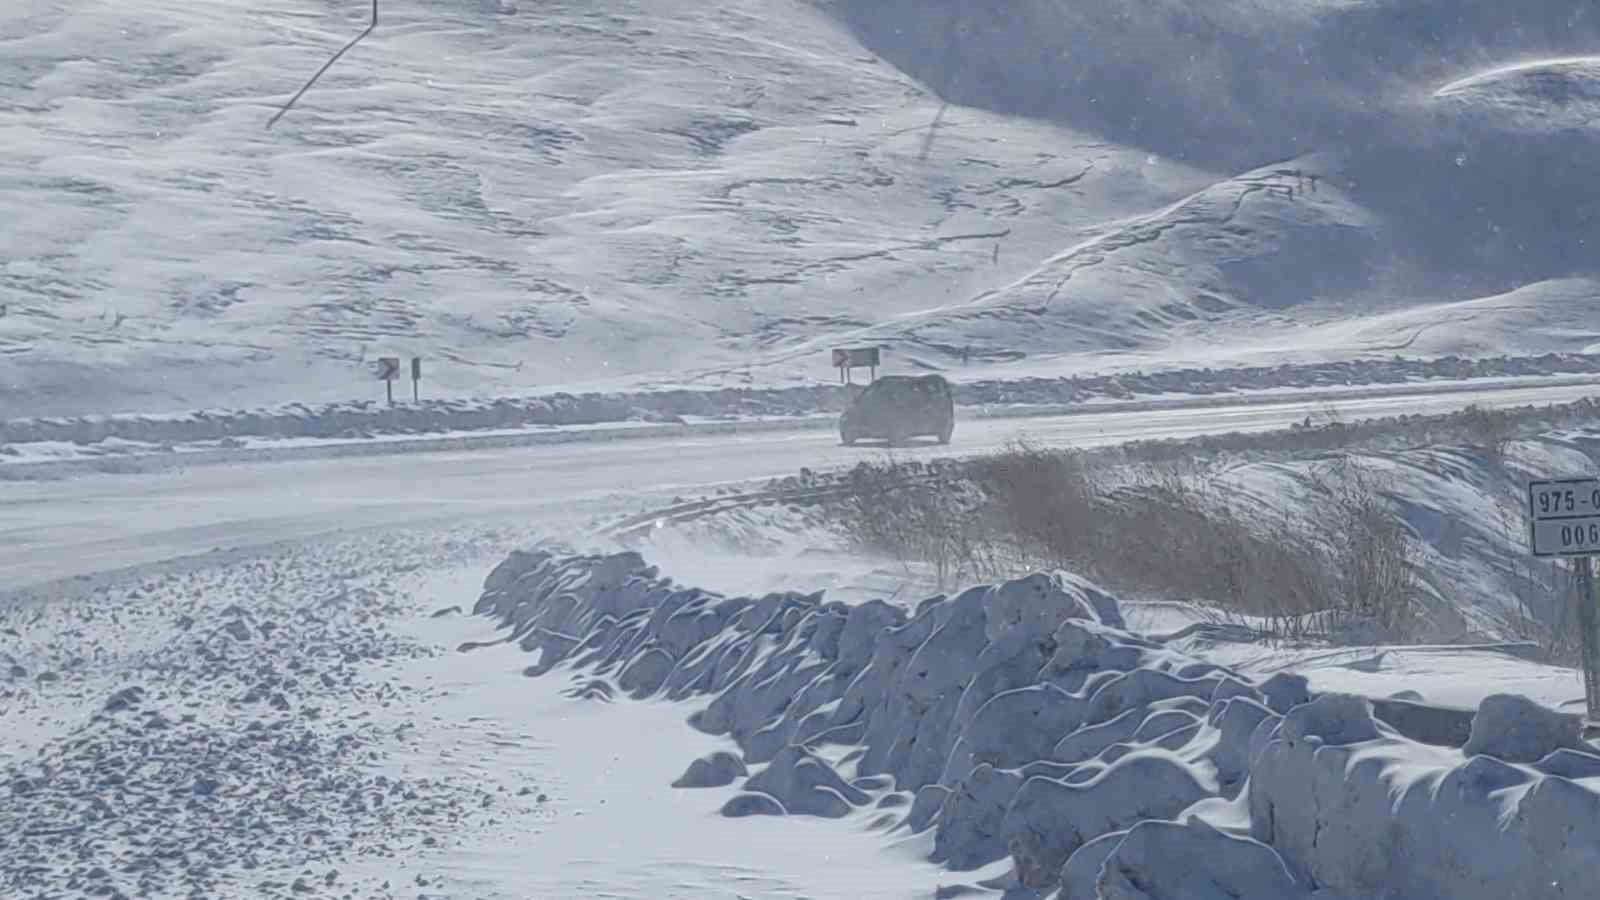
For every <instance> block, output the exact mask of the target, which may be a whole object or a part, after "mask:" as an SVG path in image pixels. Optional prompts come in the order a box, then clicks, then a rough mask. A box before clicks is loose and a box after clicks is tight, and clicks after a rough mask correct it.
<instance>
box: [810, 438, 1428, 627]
mask: <svg viewBox="0 0 1600 900" xmlns="http://www.w3.org/2000/svg"><path fill="white" fill-rule="evenodd" d="M1116 474H1118V473H1114V472H1112V471H1111V470H1108V469H1104V468H1097V467H1095V466H1094V465H1093V464H1091V463H1090V462H1089V461H1088V460H1087V458H1086V457H1085V456H1083V455H1081V454H1078V453H1075V452H1072V451H1057V450H1046V449H1041V448H1038V447H1035V446H1031V445H1027V444H1019V445H1015V446H1013V447H1011V448H1009V449H1008V450H1006V451H1004V452H1002V453H998V454H993V455H990V456H986V457H981V458H978V459H975V460H971V461H969V462H966V463H962V464H950V465H944V466H940V467H932V468H930V467H926V466H921V465H917V464H906V463H898V462H895V461H893V460H888V461H886V462H883V463H863V464H862V465H859V466H857V467H856V469H854V470H853V471H852V472H851V473H850V475H849V477H848V479H847V485H848V490H846V491H845V492H844V496H843V498H842V499H839V500H836V501H834V502H833V503H832V504H831V506H830V508H829V518H830V519H831V520H832V521H834V522H835V523H836V524H837V525H838V527H839V530H840V531H841V532H842V533H843V534H844V535H845V537H846V538H847V539H848V540H849V541H850V542H851V543H852V544H854V545H855V546H856V547H858V548H861V549H865V550H868V551H870V552H874V553H878V554H885V555H888V556H891V557H893V558H895V559H898V560H901V561H902V562H906V563H911V562H920V563H925V564H930V565H931V566H932V567H933V569H934V572H935V574H936V576H937V577H938V578H939V580H940V583H941V584H942V585H954V584H956V583H959V582H963V581H971V580H978V579H985V578H997V577H1007V576H1011V575H1015V574H1019V573H1021V572H1024V571H1029V570H1033V569H1038V568H1068V569H1072V570H1075V571H1079V572H1083V573H1084V574H1086V575H1088V576H1090V577H1092V578H1095V579H1096V580H1098V581H1100V582H1102V583H1104V584H1106V585H1108V586H1110V587H1113V588H1116V589H1121V590H1131V591H1138V592H1141V593H1147V594H1155V595H1162V596H1171V597H1184V598H1188V599H1194V600H1199V601H1201V602H1203V603H1205V604H1208V605H1210V606H1212V607H1213V608H1214V609H1216V610H1217V611H1218V612H1219V615H1222V616H1224V617H1227V618H1231V619H1233V620H1235V621H1240V622H1245V621H1248V622H1250V623H1252V625H1253V627H1255V628H1257V629H1258V630H1260V631H1263V632H1266V633H1269V634H1272V635H1277V636H1283V637H1300V636H1304V635H1306V634H1308V633H1311V632H1318V633H1333V632H1339V633H1343V634H1347V635H1355V634H1360V635H1362V636H1371V637H1372V638H1373V639H1378V638H1383V639H1402V638H1405V637H1407V636H1409V634H1410V633H1411V629H1412V628H1413V627H1414V625H1415V624H1416V622H1417V610H1418V603H1419V598H1420V596H1421V594H1420V582H1419V580H1418V578H1417V572H1416V566H1415V564H1414V561H1415V556H1416V547H1417V541H1416V539H1415V537H1414V536H1413V535H1412V534H1411V533H1410V532H1409V531H1408V530H1407V529H1406V528H1405V526H1404V525H1403V524H1402V523H1401V522H1400V521H1399V520H1398V519H1397V518H1396V517H1395V516H1394V515H1393V513H1392V512H1391V511H1390V510H1389V508H1388V505H1387V503H1386V501H1385V500H1384V497H1383V491H1382V490H1381V487H1382V486H1381V485H1380V484H1379V483H1378V482H1377V481H1376V480H1375V479H1374V478H1373V477H1371V476H1369V475H1366V474H1364V473H1362V472H1361V471H1359V469H1357V468H1356V467H1354V466H1349V465H1342V464H1341V465H1337V466H1335V467H1329V468H1327V469H1326V470H1324V471H1323V472H1321V473H1319V475H1318V477H1317V478H1316V479H1315V480H1314V481H1315V486H1316V487H1317V489H1318V490H1319V492H1320V493H1321V494H1322V495H1323V497H1324V498H1325V500H1326V502H1324V503H1323V504H1321V508H1319V510H1317V515H1316V518H1315V521H1316V522H1317V523H1318V524H1320V525H1321V527H1322V528H1323V529H1324V533H1323V535H1322V537H1323V538H1324V539H1323V540H1313V539H1306V538H1301V537H1298V536H1297V535H1299V534H1301V533H1303V532H1302V530H1300V529H1296V528H1294V527H1292V526H1291V525H1290V523H1289V519H1288V517H1287V516H1284V515H1280V516H1276V517H1274V516H1269V515H1267V514H1265V513H1264V511H1262V510H1259V509H1241V508H1239V507H1238V506H1236V505H1235V502H1234V501H1230V500H1229V498H1228V496H1227V495H1226V494H1224V493H1223V492H1222V491H1220V490H1218V489H1217V488H1216V486H1215V484H1214V483H1213V482H1212V481H1211V480H1209V479H1208V478H1206V477H1205V476H1204V475H1203V473H1197V472H1189V471H1185V470H1184V469H1182V468H1181V467H1179V466H1177V465H1172V464H1167V465H1155V466H1143V467H1138V468H1136V469H1135V470H1133V472H1132V474H1131V476H1129V475H1128V473H1127V472H1123V473H1121V474H1122V475H1123V477H1122V478H1121V479H1120V480H1117V481H1113V476H1114V475H1116ZM1301 513H1302V515H1301V518H1302V519H1305V518H1307V516H1306V514H1305V513H1306V511H1301Z"/></svg>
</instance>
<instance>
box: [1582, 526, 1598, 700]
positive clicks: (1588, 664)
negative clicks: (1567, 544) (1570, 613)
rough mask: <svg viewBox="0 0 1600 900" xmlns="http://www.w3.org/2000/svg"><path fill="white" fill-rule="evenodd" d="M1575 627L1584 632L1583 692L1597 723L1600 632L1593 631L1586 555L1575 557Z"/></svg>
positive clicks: (1589, 560)
mask: <svg viewBox="0 0 1600 900" xmlns="http://www.w3.org/2000/svg"><path fill="white" fill-rule="evenodd" d="M1578 582H1579V585H1580V587H1579V590H1578V628H1579V629H1580V630H1581V631H1582V632H1583V693H1584V698H1585V699H1586V700H1587V701H1588V710H1589V721H1591V722H1600V631H1597V630H1596V626H1597V622H1596V619H1597V618H1600V617H1597V616H1596V615H1595V605H1594V602H1595V598H1594V562H1593V559H1592V558H1591V557H1588V556H1585V557H1583V558H1582V559H1579V560H1578Z"/></svg>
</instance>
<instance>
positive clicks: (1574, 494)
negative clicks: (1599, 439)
mask: <svg viewBox="0 0 1600 900" xmlns="http://www.w3.org/2000/svg"><path fill="white" fill-rule="evenodd" d="M1528 515H1529V518H1530V519H1532V530H1533V535H1532V537H1533V555H1534V556H1573V557H1577V558H1578V563H1577V565H1578V584H1579V586H1580V587H1579V591H1578V598H1577V599H1578V632H1579V643H1580V648H1581V653H1582V657H1583V693H1584V698H1585V700H1586V701H1587V706H1588V713H1589V720H1590V721H1592V722H1600V614H1597V613H1600V610H1596V608H1595V599H1594V560H1593V559H1592V558H1591V557H1594V556H1597V555H1600V478H1563V479H1558V480H1554V481H1531V482H1529V483H1528Z"/></svg>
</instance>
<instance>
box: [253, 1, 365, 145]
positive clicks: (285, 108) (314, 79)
mask: <svg viewBox="0 0 1600 900" xmlns="http://www.w3.org/2000/svg"><path fill="white" fill-rule="evenodd" d="M377 27H378V0H372V24H370V25H368V26H367V29H366V30H365V31H363V32H361V33H360V34H358V35H356V37H355V40H353V41H351V42H350V43H348V44H345V45H344V47H343V48H341V49H340V50H339V52H338V53H335V54H334V55H333V57H332V58H331V59H329V60H328V61H327V62H325V63H323V64H322V68H320V69H318V70H317V74H315V75H313V76H311V80H310V81H308V82H306V84H305V87H302V88H301V89H300V90H299V91H298V92H297V93H296V94H295V95H294V96H293V97H290V98H289V102H288V103H285V104H284V105H283V109H280V110H278V111H277V112H276V113H275V114H273V116H272V118H270V119H268V120H267V128H268V129H269V130H270V129H271V128H272V126H273V125H274V124H276V123H277V121H278V120H279V119H281V118H283V114H284V113H286V112H288V111H289V108H290V107H292V106H294V104H295V101H297V100H299V99H300V98H301V97H303V96H305V92H306V91H309V90H311V86H312V85H313V84H316V83H317V79H318V78H321V77H322V73H323V72H326V71H328V69H330V68H332V67H333V64H334V63H336V62H338V61H339V57H341V56H343V55H345V54H346V53H347V52H349V50H350V48H351V47H354V46H355V45H356V44H359V43H361V39H362V38H364V37H366V36H367V35H369V34H371V33H372V32H373V29H375V28H377Z"/></svg>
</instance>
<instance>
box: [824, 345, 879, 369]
mask: <svg viewBox="0 0 1600 900" xmlns="http://www.w3.org/2000/svg"><path fill="white" fill-rule="evenodd" d="M858 366H862V367H866V368H871V369H875V368H877V367H878V348H877V347H835V348H834V351H833V367H834V368H835V369H848V368H856V367H858Z"/></svg>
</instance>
